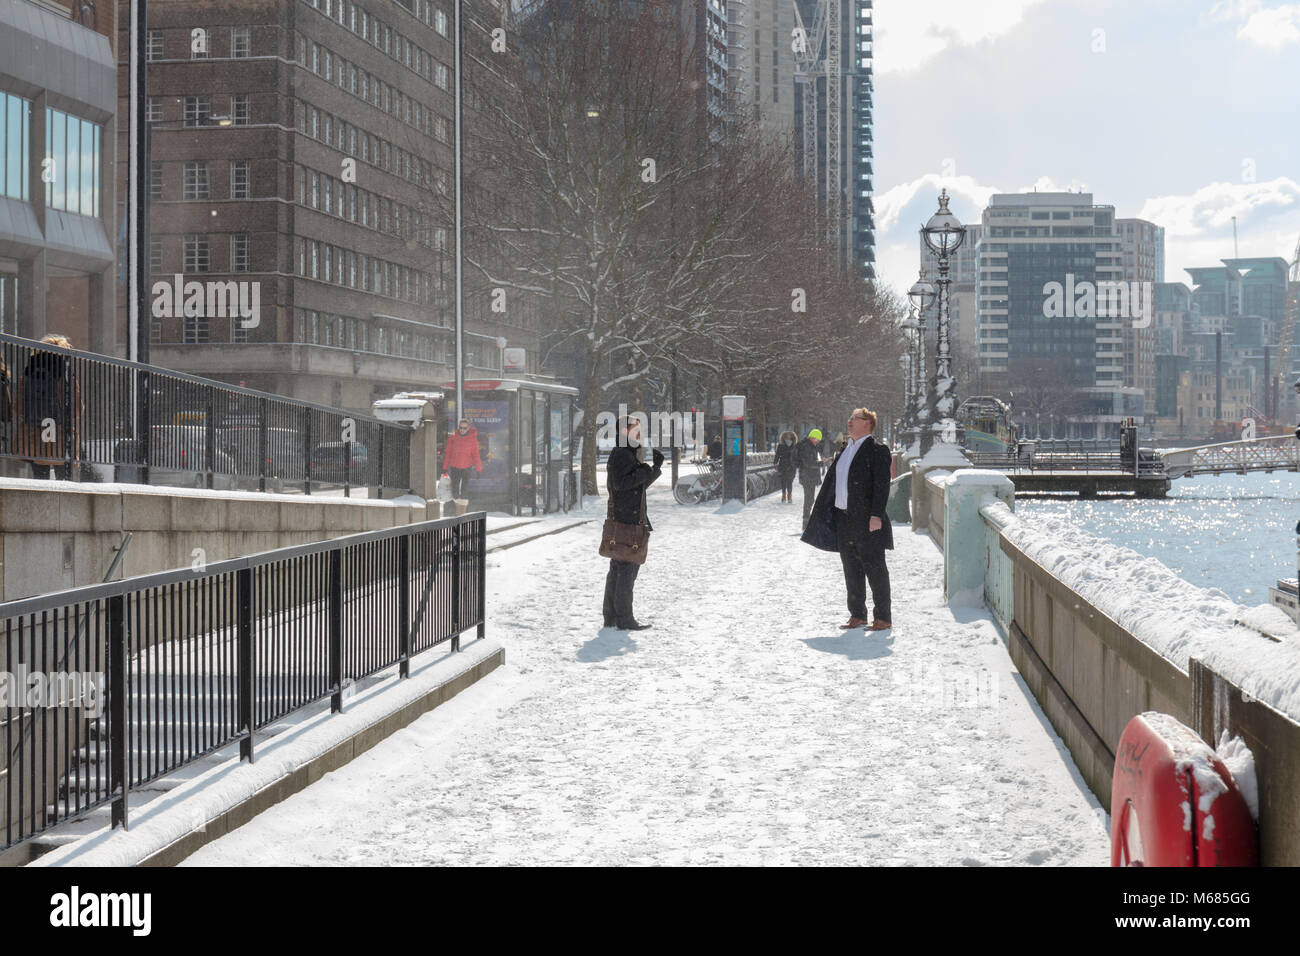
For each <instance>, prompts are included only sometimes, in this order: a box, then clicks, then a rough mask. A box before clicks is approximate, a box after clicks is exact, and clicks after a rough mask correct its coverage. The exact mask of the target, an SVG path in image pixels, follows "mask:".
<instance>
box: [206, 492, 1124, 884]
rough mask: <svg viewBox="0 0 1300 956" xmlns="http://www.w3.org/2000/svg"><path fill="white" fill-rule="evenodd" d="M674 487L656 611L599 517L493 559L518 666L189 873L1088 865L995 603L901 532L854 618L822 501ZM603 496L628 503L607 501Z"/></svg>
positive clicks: (654, 558)
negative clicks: (885, 570) (881, 626)
mask: <svg viewBox="0 0 1300 956" xmlns="http://www.w3.org/2000/svg"><path fill="white" fill-rule="evenodd" d="M795 497H796V503H795V504H793V505H782V504H781V503H780V502H779V501H778V500H777V498H778V496H776V495H769V496H767V497H765V498H763V499H761V500H759V501H757V502H755V503H753V504H750V505H749V506H747V507H746V508H744V509H743V510H742V511H740V512H738V513H722V512H721V511H720V509H719V508H718V506H717V504H716V503H710V504H707V505H702V506H698V507H694V508H688V507H682V506H679V505H676V504H674V503H673V502H672V496H671V490H670V489H669V487H668V481H667V477H666V476H665V478H663V479H661V481H660V483H659V485H658V486H657V487H656V488H655V489H654V490H653V491H652V493H651V495H650V504H649V512H650V519H651V521H652V522H653V524H654V526H655V533H654V534H653V535H652V536H651V545H650V558H649V561H648V562H647V564H646V565H645V567H643V568H642V570H641V575H640V578H639V580H638V582H637V593H636V613H637V616H638V617H639V618H640V619H641V620H643V621H649V622H652V623H653V624H654V627H653V628H652V629H651V630H647V631H642V632H639V633H635V634H625V633H622V632H615V631H602V630H601V628H600V603H601V593H602V589H603V584H604V575H605V570H606V568H607V567H608V563H607V562H606V561H604V560H603V559H601V558H599V557H598V556H597V554H596V547H597V540H598V537H599V531H600V522H599V520H597V521H593V522H590V523H588V524H584V525H582V526H580V527H577V528H574V529H571V530H569V531H565V532H564V533H562V534H558V535H554V536H551V537H545V538H541V539H539V540H537V541H533V542H529V543H526V544H523V545H520V546H519V547H516V548H512V549H510V550H506V551H502V552H500V553H497V554H490V555H489V557H488V585H489V595H488V628H489V633H490V634H491V635H492V636H493V637H494V638H496V639H498V640H500V641H501V642H502V643H503V644H505V646H506V665H505V666H504V667H503V668H501V669H499V670H497V671H495V672H494V673H493V674H491V675H490V676H489V677H488V678H486V679H485V680H484V681H482V682H480V683H479V684H476V685H475V686H473V687H471V688H470V689H469V690H467V691H465V692H464V693H462V694H461V695H460V696H458V697H456V698H455V699H454V700H452V701H450V702H449V703H447V704H446V705H444V706H442V707H440V708H438V709H437V710H434V711H432V712H431V713H430V714H427V715H426V716H424V717H423V718H421V719H420V720H418V721H417V722H415V723H414V724H412V725H411V726H410V727H408V728H406V729H405V730H403V731H400V732H399V733H397V734H396V735H394V736H393V737H391V738H389V739H388V740H386V741H384V742H383V743H381V744H379V745H378V746H376V747H375V748H374V749H372V750H370V751H369V752H367V753H366V754H364V755H363V756H361V757H360V758H358V759H357V760H355V761H353V762H352V763H350V764H349V765H347V766H346V767H344V768H342V769H340V770H339V771H336V772H334V773H331V774H329V775H328V776H326V777H325V778H323V779H322V780H321V781H319V782H318V783H316V784H314V785H313V786H311V787H309V788H308V789H306V790H304V791H303V792H301V793H299V794H297V795H295V796H293V797H291V798H289V799H288V800H286V801H285V802H284V803H282V804H280V805H278V806H276V807H274V808H272V809H271V810H269V811H267V812H266V813H263V814H262V815H261V816H259V817H257V818H256V819H255V820H253V821H252V822H251V823H249V824H247V825H246V826H244V827H242V828H241V829H239V830H237V831H235V832H234V833H232V834H230V835H228V836H226V837H224V838H222V839H220V840H218V841H216V842H215V843H213V844H211V845H209V846H208V847H206V848H204V849H203V850H200V851H199V852H198V853H197V854H195V855H194V856H193V857H191V858H190V860H189V861H188V863H189V864H190V865H226V864H230V865H248V864H271V865H274V864H323V865H339V864H344V865H346V864H386V863H394V864H488V865H492V864H592V865H618V864H692V863H703V864H803V865H817V864H820V865H836V864H867V865H873V864H939V865H949V864H951V865H960V864H968V865H980V864H1048V865H1060V864H1075V865H1097V866H1104V865H1106V864H1107V863H1108V861H1109V851H1108V841H1107V834H1106V830H1105V822H1106V821H1105V815H1104V813H1103V812H1102V810H1101V808H1100V807H1099V806H1098V805H1097V803H1096V801H1095V800H1094V799H1093V798H1092V796H1091V794H1089V793H1088V791H1087V790H1086V788H1085V786H1084V784H1083V782H1082V780H1081V778H1080V777H1079V776H1078V774H1077V772H1076V771H1075V769H1074V765H1073V763H1072V762H1071V760H1070V757H1069V755H1068V753H1067V752H1066V751H1065V749H1064V747H1063V746H1062V745H1061V744H1060V741H1059V740H1058V739H1057V738H1056V736H1055V735H1054V733H1053V732H1052V729H1051V727H1050V725H1049V724H1048V723H1047V721H1046V719H1045V718H1044V717H1043V716H1042V714H1041V712H1040V711H1039V710H1038V708H1037V706H1036V705H1035V704H1034V703H1033V700H1032V698H1031V697H1030V696H1029V694H1028V691H1027V690H1025V689H1024V685H1023V684H1022V683H1021V682H1020V680H1019V678H1018V677H1017V676H1016V675H1015V671H1014V668H1013V666H1012V664H1011V662H1010V659H1009V658H1008V656H1007V654H1006V651H1005V649H1004V647H1003V645H1002V643H1001V641H1000V640H999V638H998V637H997V634H996V631H995V630H994V627H993V625H992V623H991V622H990V620H989V618H988V617H987V615H986V614H985V613H983V612H982V611H972V610H965V609H956V610H950V609H949V608H948V607H946V606H945V605H944V604H943V600H942V593H941V585H942V577H943V571H942V564H941V556H940V554H939V551H938V549H937V548H936V547H935V545H934V543H933V542H932V541H931V540H930V538H929V537H928V536H926V535H919V534H915V533H913V532H911V531H910V530H908V529H907V528H906V527H898V528H896V529H895V538H896V542H897V550H895V551H893V552H891V554H890V562H889V564H890V572H891V577H892V581H893V590H894V625H895V626H894V629H893V631H892V632H882V633H866V634H864V633H863V632H861V631H852V632H841V631H840V629H839V625H840V623H842V622H843V621H844V620H845V619H846V618H847V616H848V614H847V609H846V607H845V604H844V586H843V578H842V576H841V573H840V567H839V560H838V558H837V557H836V556H835V555H833V554H827V553H824V552H819V551H815V550H813V549H812V548H810V547H808V546H807V545H804V544H801V543H800V542H799V539H798V536H797V532H798V525H799V511H800V508H799V504H798V500H797V499H798V497H799V493H798V492H796V495H795ZM587 511H588V512H589V513H592V514H594V515H596V516H597V517H603V513H604V504H603V501H599V502H589V504H588V506H587Z"/></svg>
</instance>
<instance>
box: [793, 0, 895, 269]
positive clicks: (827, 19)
mask: <svg viewBox="0 0 1300 956" xmlns="http://www.w3.org/2000/svg"><path fill="white" fill-rule="evenodd" d="M871 5H872V4H871V0H796V4H795V11H796V14H797V19H796V25H795V31H794V36H793V39H792V44H793V47H794V52H795V62H796V67H795V81H796V82H795V96H794V111H795V142H796V145H797V147H798V150H799V156H800V159H801V162H802V165H803V170H804V175H805V177H806V178H807V179H808V180H809V181H810V182H811V181H815V182H816V183H817V197H818V208H819V212H820V213H821V215H822V216H823V217H824V220H823V221H824V222H825V225H826V231H827V235H828V238H829V239H830V240H831V242H832V244H833V245H834V247H835V250H836V253H837V255H838V257H839V262H840V264H841V266H842V267H843V268H846V269H852V270H853V271H854V272H856V273H857V274H859V275H861V276H862V278H863V279H865V280H868V281H871V280H874V279H875V275H876V272H875V261H876V249H875V245H876V236H875V209H874V207H873V205H872V192H873V187H872V177H873V173H872V139H873V134H872V126H873V121H872V115H871V114H872V55H873V54H872V21H871V13H872V11H871Z"/></svg>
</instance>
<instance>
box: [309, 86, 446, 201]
mask: <svg viewBox="0 0 1300 956" xmlns="http://www.w3.org/2000/svg"><path fill="white" fill-rule="evenodd" d="M298 132H300V133H302V134H303V135H305V136H310V137H311V138H312V139H314V140H318V141H319V142H322V143H324V144H325V145H326V146H329V147H331V148H333V149H337V150H339V151H340V152H343V153H347V154H348V155H349V156H353V157H355V158H357V159H359V160H361V161H362V162H363V163H369V164H370V165H372V166H375V167H377V168H379V169H382V170H384V171H385V172H389V173H392V174H393V175H395V176H400V177H401V178H402V179H405V180H406V181H407V182H410V183H415V184H416V185H429V184H432V185H433V186H434V187H435V188H436V189H437V190H438V191H439V192H440V193H444V194H445V193H446V192H447V173H446V172H445V171H444V170H434V168H433V163H432V162H431V161H430V160H427V159H421V158H420V157H419V156H416V155H415V154H413V153H411V152H409V151H407V150H404V149H402V148H401V147H400V146H394V145H393V144H392V143H390V142H389V141H388V140H386V139H382V138H380V137H379V136H376V135H375V134H374V133H368V132H366V131H365V130H363V129H358V128H357V127H356V126H353V125H352V124H351V123H349V122H347V121H346V120H344V119H340V118H339V117H336V116H334V115H333V114H332V113H327V112H325V110H322V109H318V108H317V107H315V106H312V105H311V104H310V103H306V102H303V101H301V100H300V101H299V102H298ZM444 132H445V131H444Z"/></svg>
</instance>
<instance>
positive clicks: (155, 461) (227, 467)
mask: <svg viewBox="0 0 1300 956" xmlns="http://www.w3.org/2000/svg"><path fill="white" fill-rule="evenodd" d="M151 437H152V442H151V444H152V447H151V449H150V467H149V483H150V484H153V485H176V486H180V487H187V488H206V487H207V483H208V478H207V472H208V456H207V436H206V435H205V433H204V429H203V427H202V426H201V425H155V426H153V430H152V435H151ZM106 443H108V442H97V443H95V444H96V446H102V445H104V444H106ZM91 451H92V454H93V455H94V457H96V458H99V457H109V456H108V455H106V454H103V452H104V451H105V449H103V448H102V447H96V448H94V449H92V450H91ZM111 458H112V462H113V464H112V465H102V464H101V465H95V466H92V467H93V468H94V470H95V472H96V473H97V474H98V475H99V476H100V477H101V478H102V479H103V480H105V481H123V482H128V483H134V482H138V481H139V480H140V478H141V477H142V475H141V471H142V469H143V460H142V456H141V455H140V449H139V447H138V445H137V442H136V440H135V439H133V438H119V439H116V440H112V441H111ZM211 470H212V472H213V480H212V486H213V487H214V488H233V487H234V486H235V479H234V474H235V462H234V459H232V458H231V457H230V456H229V455H228V454H226V453H225V452H224V451H222V450H221V449H220V448H217V449H216V450H215V453H214V455H213V459H212V469H211Z"/></svg>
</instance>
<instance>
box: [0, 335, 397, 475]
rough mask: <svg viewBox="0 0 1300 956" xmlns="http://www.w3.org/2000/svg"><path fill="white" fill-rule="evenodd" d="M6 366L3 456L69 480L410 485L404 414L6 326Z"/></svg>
mask: <svg viewBox="0 0 1300 956" xmlns="http://www.w3.org/2000/svg"><path fill="white" fill-rule="evenodd" d="M0 373H2V374H0V459H11V460H16V461H24V462H31V463H32V464H33V467H35V468H38V469H45V468H54V469H57V471H58V472H59V473H60V474H61V475H62V476H65V477H68V478H71V479H73V480H87V481H121V482H129V483H134V484H154V485H182V486H189V487H196V488H218V489H241V490H251V491H267V490H272V491H286V490H297V489H301V490H302V491H303V492H305V493H307V494H310V493H311V491H312V490H313V489H323V488H333V487H341V488H343V489H344V491H345V493H349V492H350V490H351V489H352V488H353V487H369V488H374V489H375V493H376V496H377V497H384V495H385V492H389V493H397V494H402V493H405V492H407V491H409V490H410V489H411V486H412V485H411V428H410V427H409V426H408V425H404V424H401V423H397V422H384V421H380V420H379V419H377V418H373V417H370V416H368V415H361V414H357V413H354V412H349V411H347V410H345V409H341V408H331V407H329V406H326V405H315V404H312V403H311V402H302V401H298V400H296V399H290V398H285V397H284V396H281V395H273V394H270V393H269V392H261V391H257V390H255V389H249V388H240V387H238V386H235V385H230V384H227V383H226V382H218V381H214V380H212V379H206V378H199V377H198V376H194V375H187V374H185V373H183V372H176V371H171V370H168V369H164V368H158V367H157V366H153V365H145V364H141V363H139V362H128V361H126V360H124V359H118V358H112V357H110V356H107V355H99V354H97V353H94V352H81V351H77V350H74V349H64V348H59V347H58V346H55V345H50V344H47V343H44V342H36V341H33V340H31V339H24V338H19V337H17V336H13V335H4V334H0ZM144 436H148V440H147V441H146V440H144ZM40 476H41V477H44V475H43V474H41V475H40Z"/></svg>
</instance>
